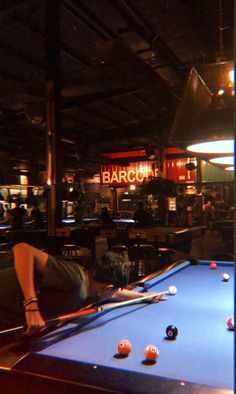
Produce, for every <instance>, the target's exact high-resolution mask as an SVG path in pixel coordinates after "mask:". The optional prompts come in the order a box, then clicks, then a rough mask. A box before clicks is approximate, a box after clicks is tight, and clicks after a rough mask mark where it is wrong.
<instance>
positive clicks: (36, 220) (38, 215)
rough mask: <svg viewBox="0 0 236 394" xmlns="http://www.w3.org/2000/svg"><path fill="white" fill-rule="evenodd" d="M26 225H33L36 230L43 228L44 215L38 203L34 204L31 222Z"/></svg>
mask: <svg viewBox="0 0 236 394" xmlns="http://www.w3.org/2000/svg"><path fill="white" fill-rule="evenodd" d="M25 224H27V225H32V226H33V227H34V228H42V227H43V215H42V212H41V211H40V209H39V207H38V203H37V201H35V202H33V204H32V209H31V211H30V221H27V222H26V223H25Z"/></svg>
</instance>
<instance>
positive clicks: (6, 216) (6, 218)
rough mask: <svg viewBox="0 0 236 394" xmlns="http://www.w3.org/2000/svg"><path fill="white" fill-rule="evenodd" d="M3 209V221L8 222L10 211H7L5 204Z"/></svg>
mask: <svg viewBox="0 0 236 394" xmlns="http://www.w3.org/2000/svg"><path fill="white" fill-rule="evenodd" d="M4 208H5V216H4V219H5V220H6V221H8V220H9V219H10V209H9V207H8V205H7V204H5V205H4Z"/></svg>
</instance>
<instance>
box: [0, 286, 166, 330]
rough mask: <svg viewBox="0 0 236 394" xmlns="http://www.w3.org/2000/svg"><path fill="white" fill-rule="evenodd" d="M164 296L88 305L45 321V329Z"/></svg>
mask: <svg viewBox="0 0 236 394" xmlns="http://www.w3.org/2000/svg"><path fill="white" fill-rule="evenodd" d="M164 294H168V291H163V292H161V293H152V294H149V295H146V296H143V297H139V298H134V299H132V300H127V301H120V302H114V303H109V304H104V305H101V306H92V305H91V307H90V305H89V307H85V308H82V309H80V310H79V311H77V312H72V313H67V314H65V315H61V316H58V317H55V318H53V319H49V320H45V328H46V327H50V326H53V325H57V324H59V323H69V322H72V321H73V320H76V319H78V318H80V317H85V316H89V315H93V314H95V313H98V312H102V311H105V310H114V309H117V308H121V307H124V306H129V305H132V304H136V303H139V302H143V301H146V300H151V299H152V298H157V299H161V298H162V297H163V295H164ZM26 328H27V325H26V324H25V325H23V326H18V327H13V328H9V329H6V330H2V331H0V337H1V336H6V335H14V334H20V333H23V332H24V331H25V330H26Z"/></svg>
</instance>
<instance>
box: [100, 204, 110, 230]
mask: <svg viewBox="0 0 236 394" xmlns="http://www.w3.org/2000/svg"><path fill="white" fill-rule="evenodd" d="M99 220H100V222H101V223H102V224H103V225H104V226H105V227H113V221H112V218H111V216H110V214H109V212H108V209H107V207H103V208H102V210H101V213H100V216H99Z"/></svg>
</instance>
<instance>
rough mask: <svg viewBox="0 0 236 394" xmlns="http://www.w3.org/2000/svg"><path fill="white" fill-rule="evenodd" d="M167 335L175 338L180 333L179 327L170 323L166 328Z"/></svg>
mask: <svg viewBox="0 0 236 394" xmlns="http://www.w3.org/2000/svg"><path fill="white" fill-rule="evenodd" d="M166 335H167V336H168V338H169V339H175V338H176V337H177V335H178V329H177V327H175V326H173V325H170V326H168V327H167V328H166Z"/></svg>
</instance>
